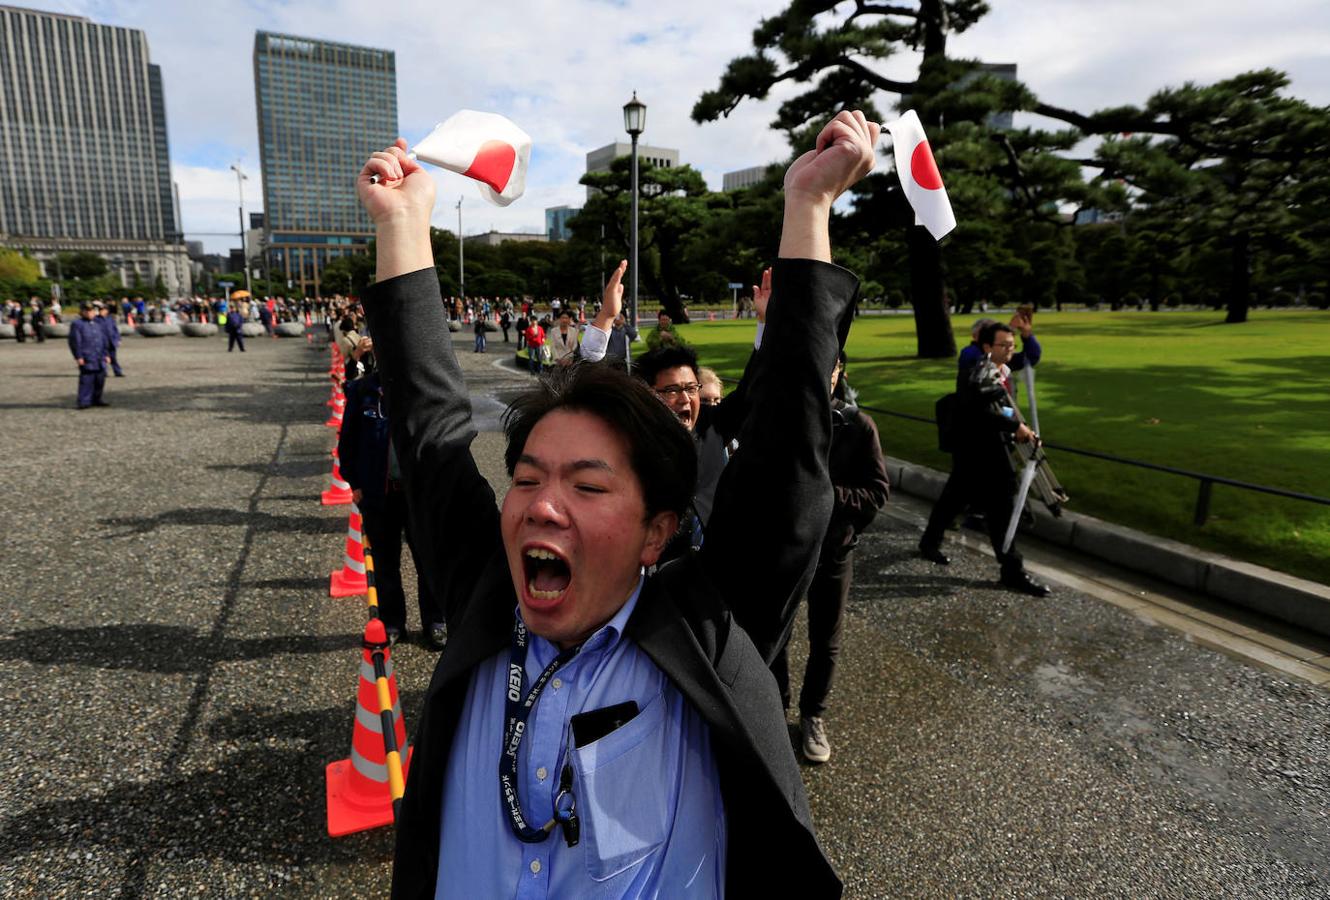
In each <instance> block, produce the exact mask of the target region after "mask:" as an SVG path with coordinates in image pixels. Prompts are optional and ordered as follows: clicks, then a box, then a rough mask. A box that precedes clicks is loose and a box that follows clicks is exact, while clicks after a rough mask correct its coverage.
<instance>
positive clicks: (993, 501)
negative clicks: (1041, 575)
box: [919, 453, 1025, 575]
mask: <svg viewBox="0 0 1330 900" xmlns="http://www.w3.org/2000/svg"><path fill="white" fill-rule="evenodd" d="M952 460H953V462H952V467H951V476H950V477H948V478H947V483H946V485H945V486H944V487H943V488H942V494H941V496H939V497H938V498H937V502H936V503H935V504H933V512H932V514H931V515H929V517H928V527H927V528H925V529H924V536H923V538H922V539H921V540H920V541H919V546H921V547H927V548H931V549H936V548H937V547H939V546H941V544H942V536H943V533H944V532H945V531H946V530H947V529H948V528H950V527H951V523H952V522H953V521H955V519H956V516H957V515H958V514H959V513H961V512H962V511H964V509H965V508H966V507H967V506H973V507H975V508H976V509H978V510H979V511H981V512H982V513H983V514H984V521H985V524H986V525H987V527H988V539H989V541H990V542H991V543H992V544H993V552H994V553H995V554H996V555H997V559H998V564H999V565H1000V566H1001V567H1002V574H1003V575H1017V574H1019V573H1020V572H1022V571H1023V570H1024V568H1025V563H1024V560H1022V558H1021V553H1020V551H1019V550H1017V549H1016V544H1015V542H1014V541H1013V542H1012V545H1011V550H1009V551H1008V552H1006V553H1003V552H1002V540H1003V538H1004V537H1006V534H1007V523H1009V522H1010V521H1011V511H1012V507H1013V506H1014V505H1015V502H1016V473H1015V472H1013V471H1012V469H1011V466H1010V465H1009V464H1008V462H1007V460H1006V459H1005V458H1003V457H1001V456H999V455H997V454H996V453H992V454H982V455H980V454H971V453H956V454H953V455H952Z"/></svg>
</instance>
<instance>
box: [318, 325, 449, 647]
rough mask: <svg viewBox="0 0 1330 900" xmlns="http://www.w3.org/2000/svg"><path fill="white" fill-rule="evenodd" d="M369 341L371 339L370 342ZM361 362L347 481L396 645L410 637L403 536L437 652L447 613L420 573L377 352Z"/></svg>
mask: <svg viewBox="0 0 1330 900" xmlns="http://www.w3.org/2000/svg"><path fill="white" fill-rule="evenodd" d="M366 340H368V338H366ZM361 363H362V364H363V365H364V366H365V371H366V374H364V375H362V376H361V377H359V378H355V379H353V380H349V381H347V382H346V387H345V389H344V390H345V392H346V412H345V416H344V417H343V419H342V430H341V434H340V435H339V437H338V440H337V457H338V461H339V463H340V468H341V472H342V477H343V478H345V479H346V481H347V484H349V485H351V495H352V499H353V500H354V501H355V503H356V506H358V507H359V508H360V514H361V518H362V521H363V522H364V526H365V534H366V535H368V536H369V546H370V551H371V552H372V553H373V555H374V583H375V586H376V588H377V593H378V597H379V616H380V617H381V618H382V619H383V625H384V628H386V629H387V631H388V638H389V640H390V641H392V642H393V643H396V642H397V639H398V638H399V637H400V636H401V635H403V634H405V633H406V592H405V591H404V590H403V589H402V534H403V532H405V533H406V538H407V545H408V546H409V547H410V548H411V556H412V558H413V559H414V560H415V563H416V570H417V575H418V577H417V579H416V584H417V592H416V595H417V599H418V600H419V607H420V629H421V632H422V633H423V635H424V637H425V640H426V641H428V642H429V644H430V646H431V647H433V648H434V649H435V650H442V649H443V645H444V643H445V642H446V641H447V631H446V629H445V628H444V622H443V613H442V611H441V610H439V609H438V604H437V603H436V602H435V601H434V598H433V596H432V594H431V592H430V590H429V588H428V584H427V580H426V578H425V577H423V576H421V575H420V569H421V558H420V554H419V551H418V550H417V549H416V545H415V543H414V542H413V541H412V540H411V529H410V528H409V527H408V526H409V522H410V517H409V515H408V509H407V502H406V491H405V486H404V485H403V483H402V472H401V469H400V467H399V466H398V464H397V454H396V453H394V452H393V448H392V441H391V438H390V435H389V425H388V403H387V400H386V399H385V397H384V394H383V384H382V382H381V381H380V379H379V373H378V370H377V368H375V365H374V354H373V352H369V353H366V354H365V355H364V356H363V357H362V359H361Z"/></svg>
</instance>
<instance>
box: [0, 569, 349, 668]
mask: <svg viewBox="0 0 1330 900" xmlns="http://www.w3.org/2000/svg"><path fill="white" fill-rule="evenodd" d="M319 585H320V587H322V586H324V582H323V580H320V581H319ZM360 642H361V636H360V635H357V634H335V635H303V634H295V635H282V636H280V637H265V638H220V639H217V638H212V637H209V636H208V635H207V634H203V633H200V632H198V631H195V630H194V629H193V628H186V627H184V626H181V625H146V624H139V625H101V626H90V627H87V628H63V627H59V626H47V627H44V628H33V629H28V630H25V631H16V632H13V633H12V634H11V635H10V636H9V638H8V639H6V640H4V641H0V660H12V661H15V662H20V661H21V662H27V663H31V664H33V665H41V666H65V665H78V666H91V667H93V668H97V669H125V670H131V671H136V672H153V673H164V674H178V673H189V672H198V671H202V670H203V669H205V668H208V667H209V666H211V665H213V664H214V663H216V662H219V661H221V662H231V661H239V660H254V659H266V658H268V657H272V656H282V655H292V654H310V653H329V652H333V651H346V650H355V649H357V648H358V647H359V646H360Z"/></svg>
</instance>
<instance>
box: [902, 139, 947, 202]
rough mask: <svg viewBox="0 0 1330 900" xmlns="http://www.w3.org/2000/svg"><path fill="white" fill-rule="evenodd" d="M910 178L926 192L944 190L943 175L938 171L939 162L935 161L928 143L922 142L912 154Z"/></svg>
mask: <svg viewBox="0 0 1330 900" xmlns="http://www.w3.org/2000/svg"><path fill="white" fill-rule="evenodd" d="M910 176H911V177H912V178H913V179H914V181H915V184H917V185H919V186H920V187H921V188H923V189H924V190H926V191H940V190H942V174H941V173H940V172H938V170H937V160H935V159H933V151H932V150H931V149H929V147H928V141H920V142H919V143H918V145H917V146H916V147H915V148H914V152H913V153H911V154H910Z"/></svg>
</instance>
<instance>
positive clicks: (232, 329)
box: [224, 304, 245, 353]
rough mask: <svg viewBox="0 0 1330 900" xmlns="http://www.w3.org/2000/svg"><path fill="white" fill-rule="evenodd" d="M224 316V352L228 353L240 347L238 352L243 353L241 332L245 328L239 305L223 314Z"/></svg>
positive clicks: (243, 335) (243, 336)
mask: <svg viewBox="0 0 1330 900" xmlns="http://www.w3.org/2000/svg"><path fill="white" fill-rule="evenodd" d="M224 315H225V316H226V352H227V353H230V352H231V351H232V350H234V349H235V348H236V345H239V346H240V352H241V353H244V352H245V334H244V332H243V331H242V330H241V329H242V328H244V327H245V322H244V319H243V318H242V317H241V315H240V305H239V304H236V308H235V309H233V310H231V311H230V312H227V313H225V314H224Z"/></svg>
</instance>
